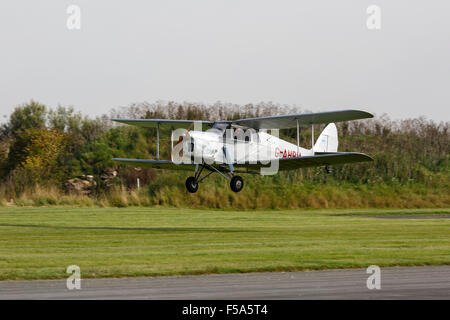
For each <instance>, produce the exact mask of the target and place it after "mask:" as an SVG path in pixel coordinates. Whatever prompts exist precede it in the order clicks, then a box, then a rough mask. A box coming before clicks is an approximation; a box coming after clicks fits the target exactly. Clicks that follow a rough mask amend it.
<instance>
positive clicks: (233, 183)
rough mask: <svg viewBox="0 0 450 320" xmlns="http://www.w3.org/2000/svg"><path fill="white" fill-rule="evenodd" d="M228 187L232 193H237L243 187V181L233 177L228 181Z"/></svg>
mask: <svg viewBox="0 0 450 320" xmlns="http://www.w3.org/2000/svg"><path fill="white" fill-rule="evenodd" d="M230 187H231V190H233V191H234V192H239V191H241V190H242V188H243V187H244V180H243V179H242V178H241V177H240V176H234V177H233V178H231V180H230Z"/></svg>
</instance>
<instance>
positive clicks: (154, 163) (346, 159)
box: [113, 152, 373, 173]
mask: <svg viewBox="0 0 450 320" xmlns="http://www.w3.org/2000/svg"><path fill="white" fill-rule="evenodd" d="M113 160H114V161H116V162H118V163H121V164H126V165H130V166H134V167H144V168H156V169H168V170H187V171H193V170H195V163H191V162H189V163H175V162H173V161H168V160H141V159H122V158H114V159H113ZM278 160H279V167H278V168H279V170H281V171H285V170H295V169H300V168H306V167H320V166H327V165H328V166H329V165H337V164H345V163H355V162H365V161H373V159H372V158H371V157H370V156H368V155H365V154H363V153H357V152H337V153H325V154H317V155H314V156H305V157H298V158H281V159H278ZM214 166H215V167H216V168H217V169H219V170H220V171H229V170H228V166H227V165H224V164H220V165H219V164H215V165H214ZM233 166H234V167H235V168H236V172H241V173H246V172H247V173H257V172H256V170H258V169H260V168H263V167H269V166H270V164H269V165H263V164H261V163H242V164H240V163H236V164H233Z"/></svg>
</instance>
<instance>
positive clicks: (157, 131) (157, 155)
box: [156, 122, 159, 160]
mask: <svg viewBox="0 0 450 320" xmlns="http://www.w3.org/2000/svg"><path fill="white" fill-rule="evenodd" d="M156 160H159V122H157V123H156Z"/></svg>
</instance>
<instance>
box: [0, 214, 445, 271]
mask: <svg viewBox="0 0 450 320" xmlns="http://www.w3.org/2000/svg"><path fill="white" fill-rule="evenodd" d="M449 218H450V209H433V210H431V209H430V210H420V209H416V210H326V211H318V210H314V211H298V210H297V211H292V210H291V211H211V210H186V209H157V208H152V209H149V208H123V209H117V208H116V209H111V208H88V209H81V208H80V209H69V208H19V207H11V208H0V280H13V279H55V278H66V277H67V276H68V275H67V274H66V273H65V271H66V268H67V266H69V265H72V264H75V265H78V266H80V268H81V274H82V277H84V278H86V277H119V276H149V275H175V274H200V273H222V272H223V273H225V272H255V271H291V270H305V269H325V268H349V267H367V266H369V265H371V264H375V265H379V266H400V265H439V264H450V219H449Z"/></svg>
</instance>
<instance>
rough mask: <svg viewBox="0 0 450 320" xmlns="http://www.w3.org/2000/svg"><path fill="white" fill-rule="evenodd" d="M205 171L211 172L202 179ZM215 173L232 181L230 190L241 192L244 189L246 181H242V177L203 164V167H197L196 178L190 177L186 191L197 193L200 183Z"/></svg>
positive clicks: (223, 169) (187, 180)
mask: <svg viewBox="0 0 450 320" xmlns="http://www.w3.org/2000/svg"><path fill="white" fill-rule="evenodd" d="M200 166H201V167H200ZM203 169H207V170H209V172H208V173H207V174H205V175H203V176H202V177H200V176H201V174H202V171H203ZM214 172H216V173H218V174H220V175H221V176H222V177H224V178H226V179H228V180H229V181H230V188H231V190H233V191H234V192H239V191H241V190H242V188H243V187H244V179H242V178H241V177H240V176H234V175H233V173H232V172H229V171H227V170H226V169H225V168H223V167H222V168H220V167H219V168H216V167H214V166H211V165H208V164H206V163H203V164H201V165H197V167H196V169H195V176H194V177H189V178H187V179H186V189H187V190H188V191H189V192H190V193H196V192H197V190H198V185H199V183H200V182H202V181H203V179H205V178H207V177H209V176H210V175H211V174H212V173H214Z"/></svg>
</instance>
